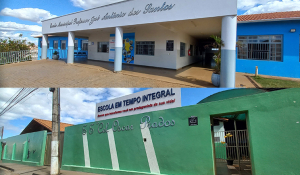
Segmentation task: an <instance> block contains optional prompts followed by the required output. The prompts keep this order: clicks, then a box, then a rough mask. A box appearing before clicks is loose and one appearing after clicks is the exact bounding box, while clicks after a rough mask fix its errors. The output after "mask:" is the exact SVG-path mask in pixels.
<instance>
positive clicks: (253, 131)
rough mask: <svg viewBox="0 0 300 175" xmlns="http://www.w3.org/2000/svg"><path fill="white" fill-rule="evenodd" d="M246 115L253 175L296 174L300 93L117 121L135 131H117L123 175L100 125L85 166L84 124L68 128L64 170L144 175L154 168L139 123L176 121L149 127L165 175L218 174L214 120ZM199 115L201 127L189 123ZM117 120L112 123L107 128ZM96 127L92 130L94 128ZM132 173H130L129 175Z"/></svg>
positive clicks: (286, 92)
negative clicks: (114, 163) (144, 120)
mask: <svg viewBox="0 0 300 175" xmlns="http://www.w3.org/2000/svg"><path fill="white" fill-rule="evenodd" d="M236 113H246V114H247V116H246V120H247V126H248V129H249V139H250V151H251V163H252V170H253V171H252V173H253V174H254V175H266V174H272V175H284V174H290V175H291V174H298V173H299V172H300V167H299V166H298V164H299V162H300V152H299V151H297V150H298V148H299V140H300V134H299V131H300V123H299V122H300V115H299V113H300V89H286V90H280V91H274V92H266V93H260V94H254V95H248V96H243V97H238V98H232V99H227V100H219V101H215V102H210V103H202V104H198V105H193V106H187V107H181V108H175V109H168V110H162V111H156V112H149V113H144V114H138V115H132V116H128V117H122V118H118V119H117V120H118V121H119V123H120V126H121V127H122V126H127V125H133V128H134V129H133V130H130V131H121V132H114V137H115V144H116V150H117V154H118V161H119V167H120V171H114V170H111V169H112V163H111V157H110V149H109V144H108V136H107V134H106V133H102V134H99V133H98V131H97V127H98V125H97V122H92V123H87V124H84V125H87V126H86V127H85V128H86V129H87V132H89V129H88V128H89V127H91V128H92V129H94V131H93V132H91V134H89V133H87V139H88V147H89V152H90V154H89V156H90V162H91V163H90V165H91V168H88V167H84V166H85V162H84V151H83V137H82V128H83V125H76V126H71V127H68V128H66V132H65V141H64V154H63V160H62V165H63V166H62V169H68V170H76V171H86V172H97V173H105V174H126V173H127V174H139V173H140V174H145V173H150V168H149V164H148V160H147V156H146V151H145V147H144V143H143V137H142V134H141V129H140V126H139V125H140V121H141V118H142V117H143V116H145V115H148V116H150V117H151V123H153V122H160V121H161V120H160V119H159V117H163V118H164V121H166V120H170V121H171V120H175V125H174V126H169V127H161V128H150V133H151V137H152V141H153V146H154V149H155V153H156V157H157V162H158V165H159V169H160V173H161V174H203V175H206V174H208V175H212V174H214V173H215V172H214V169H215V167H214V154H213V142H212V135H211V127H210V118H211V117H216V116H228V115H231V114H236ZM190 116H198V123H199V124H198V125H197V126H188V118H189V117H190ZM115 120H116V119H110V120H106V121H101V122H104V123H107V122H109V126H110V127H109V128H108V129H110V128H111V125H112V123H113V122H114V121H115ZM91 124H94V125H91ZM129 171H130V172H129Z"/></svg>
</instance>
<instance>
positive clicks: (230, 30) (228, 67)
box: [220, 16, 237, 88]
mask: <svg viewBox="0 0 300 175" xmlns="http://www.w3.org/2000/svg"><path fill="white" fill-rule="evenodd" d="M236 28H237V17H236V16H224V17H223V19H222V33H221V35H222V36H221V38H222V41H223V43H224V46H222V50H221V75H220V87H226V88H234V87H235V70H236V67H235V65H236V51H235V50H236Z"/></svg>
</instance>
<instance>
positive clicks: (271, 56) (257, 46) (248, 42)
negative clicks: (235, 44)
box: [238, 35, 282, 61]
mask: <svg viewBox="0 0 300 175" xmlns="http://www.w3.org/2000/svg"><path fill="white" fill-rule="evenodd" d="M238 41H239V43H240V47H239V48H238V59H248V60H265V61H282V36H281V35H257V36H238Z"/></svg>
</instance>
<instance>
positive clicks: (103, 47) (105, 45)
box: [98, 42, 109, 52]
mask: <svg viewBox="0 0 300 175" xmlns="http://www.w3.org/2000/svg"><path fill="white" fill-rule="evenodd" d="M98 52H109V42H98Z"/></svg>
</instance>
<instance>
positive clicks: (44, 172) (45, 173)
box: [0, 161, 99, 175]
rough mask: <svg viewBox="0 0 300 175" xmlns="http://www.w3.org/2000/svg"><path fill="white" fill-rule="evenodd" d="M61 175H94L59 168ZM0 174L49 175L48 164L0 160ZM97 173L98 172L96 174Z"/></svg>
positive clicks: (92, 174)
mask: <svg viewBox="0 0 300 175" xmlns="http://www.w3.org/2000/svg"><path fill="white" fill-rule="evenodd" d="M60 174H61V175H96V174H94V173H84V172H76V171H66V170H61V171H60ZM0 175H50V166H39V167H38V166H27V165H20V164H15V163H2V161H1V162H0ZM97 175H99V174H97Z"/></svg>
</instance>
